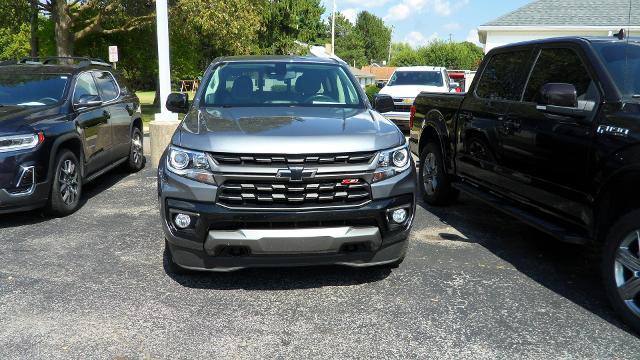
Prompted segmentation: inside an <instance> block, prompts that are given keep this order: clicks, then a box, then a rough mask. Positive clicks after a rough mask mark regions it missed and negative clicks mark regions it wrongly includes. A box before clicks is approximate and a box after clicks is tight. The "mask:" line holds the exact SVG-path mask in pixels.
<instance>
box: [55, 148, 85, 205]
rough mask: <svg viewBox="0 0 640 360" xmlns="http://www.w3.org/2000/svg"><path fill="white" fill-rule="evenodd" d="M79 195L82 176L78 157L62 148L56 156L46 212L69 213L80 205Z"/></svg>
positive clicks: (80, 194)
mask: <svg viewBox="0 0 640 360" xmlns="http://www.w3.org/2000/svg"><path fill="white" fill-rule="evenodd" d="M81 196H82V177H81V173H80V162H79V161H78V157H77V156H76V155H75V154H74V153H72V152H71V151H69V150H62V151H61V152H60V153H59V154H58V156H56V162H55V168H54V176H53V178H52V184H51V194H50V196H49V202H48V204H47V208H46V212H47V213H49V214H51V215H53V216H56V217H63V216H67V215H70V214H72V213H74V212H75V211H76V210H78V208H79V207H80V198H81Z"/></svg>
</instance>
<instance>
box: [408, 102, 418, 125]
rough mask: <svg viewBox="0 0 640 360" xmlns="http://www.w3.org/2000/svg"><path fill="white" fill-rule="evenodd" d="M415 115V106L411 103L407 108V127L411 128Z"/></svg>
mask: <svg viewBox="0 0 640 360" xmlns="http://www.w3.org/2000/svg"><path fill="white" fill-rule="evenodd" d="M415 117H416V106H415V105H411V110H409V129H413V119H414V118H415Z"/></svg>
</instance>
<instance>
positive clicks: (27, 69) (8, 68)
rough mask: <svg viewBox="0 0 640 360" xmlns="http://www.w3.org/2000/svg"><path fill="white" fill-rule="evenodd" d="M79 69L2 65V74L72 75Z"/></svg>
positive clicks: (64, 66)
mask: <svg viewBox="0 0 640 360" xmlns="http://www.w3.org/2000/svg"><path fill="white" fill-rule="evenodd" d="M78 70H79V68H78V67H77V66H73V65H41V64H17V65H0V72H11V73H25V74H36V73H37V74H72V73H74V72H77V71H78Z"/></svg>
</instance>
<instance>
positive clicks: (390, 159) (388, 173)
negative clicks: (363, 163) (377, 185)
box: [373, 145, 411, 182]
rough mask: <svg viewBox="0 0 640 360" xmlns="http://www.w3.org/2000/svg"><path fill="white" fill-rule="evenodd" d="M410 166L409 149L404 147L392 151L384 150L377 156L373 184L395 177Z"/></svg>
mask: <svg viewBox="0 0 640 360" xmlns="http://www.w3.org/2000/svg"><path fill="white" fill-rule="evenodd" d="M410 165H411V161H410V158H409V149H408V148H407V146H406V145H404V146H402V147H399V148H395V149H392V150H385V151H382V152H380V154H379V155H378V167H377V168H376V170H375V172H374V173H373V182H378V181H382V180H384V179H388V178H390V177H392V176H396V175H398V174H400V173H402V172H404V171H406V170H407V169H409V166H410Z"/></svg>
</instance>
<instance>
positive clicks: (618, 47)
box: [593, 42, 640, 97]
mask: <svg viewBox="0 0 640 360" xmlns="http://www.w3.org/2000/svg"><path fill="white" fill-rule="evenodd" d="M593 46H594V47H595V48H596V50H597V51H598V53H599V54H600V57H601V58H602V60H603V63H604V65H605V66H606V67H607V70H609V73H610V74H611V77H612V78H613V80H614V81H615V83H616V85H617V86H618V89H619V90H620V91H621V92H622V94H623V96H634V97H636V96H637V97H640V44H638V43H635V42H629V43H627V42H624V43H622V42H615V43H594V44H593Z"/></svg>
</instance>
